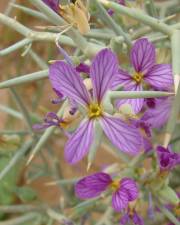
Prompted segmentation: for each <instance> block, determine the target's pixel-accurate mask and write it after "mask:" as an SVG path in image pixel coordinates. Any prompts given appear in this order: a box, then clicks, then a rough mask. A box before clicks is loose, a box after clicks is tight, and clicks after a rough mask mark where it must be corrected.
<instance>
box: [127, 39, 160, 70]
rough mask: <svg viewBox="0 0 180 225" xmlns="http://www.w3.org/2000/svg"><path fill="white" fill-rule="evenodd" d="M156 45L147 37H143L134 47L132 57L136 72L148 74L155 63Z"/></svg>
mask: <svg viewBox="0 0 180 225" xmlns="http://www.w3.org/2000/svg"><path fill="white" fill-rule="evenodd" d="M155 57H156V55H155V47H154V45H153V44H152V43H151V42H149V41H148V39H146V38H141V39H139V40H137V41H136V42H135V44H134V45H133V47H132V50H131V54H130V58H131V63H132V64H133V66H134V69H135V70H136V72H142V73H143V74H146V73H147V72H148V70H149V69H151V67H152V66H154V64H155Z"/></svg>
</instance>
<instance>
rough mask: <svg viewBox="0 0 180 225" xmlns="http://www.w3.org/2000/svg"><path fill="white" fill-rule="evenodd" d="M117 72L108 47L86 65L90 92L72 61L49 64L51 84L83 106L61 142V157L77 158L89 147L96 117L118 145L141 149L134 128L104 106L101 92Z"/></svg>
mask: <svg viewBox="0 0 180 225" xmlns="http://www.w3.org/2000/svg"><path fill="white" fill-rule="evenodd" d="M117 74H118V61H117V58H116V55H115V54H114V53H112V52H111V51H110V50H108V49H103V50H102V51H100V52H99V53H98V54H97V55H96V57H95V59H94V60H93V62H92V65H91V67H90V78H91V81H92V86H93V94H92V96H91V95H90V93H89V92H88V91H87V89H86V87H85V86H84V83H83V79H82V78H81V76H80V74H79V73H78V72H77V71H76V70H75V68H74V67H73V66H72V65H69V64H67V63H65V62H60V61H59V62H56V63H54V64H53V65H51V66H50V70H49V78H50V81H51V84H52V87H53V88H54V89H56V90H58V91H59V92H60V93H62V94H63V95H64V96H67V97H68V98H69V99H71V100H73V101H75V102H76V103H77V104H79V105H80V106H81V108H82V109H83V110H84V116H85V118H84V120H83V121H82V122H81V124H80V125H79V127H78V128H77V129H76V131H75V132H74V133H73V134H72V136H71V137H70V138H69V140H68V141H67V143H66V145H65V158H66V160H67V161H68V162H69V163H71V164H74V163H77V162H78V161H80V160H81V159H82V158H83V157H84V156H85V155H86V154H87V152H88V151H89V149H90V146H91V144H92V142H93V140H94V138H95V130H94V129H95V128H94V127H95V122H96V121H98V122H99V124H100V125H101V127H102V129H103V130H104V133H105V135H106V136H107V137H108V138H109V139H110V141H111V142H112V143H113V144H114V145H115V146H116V147H117V148H118V149H119V150H122V151H124V152H126V153H129V154H131V155H135V154H137V153H138V152H139V151H140V150H141V144H142V139H141V135H140V133H139V131H138V129H137V128H136V127H135V126H134V125H132V124H129V123H126V122H124V121H123V120H121V119H120V118H118V117H115V116H112V115H110V114H108V112H106V110H105V108H104V101H103V100H104V96H105V94H106V92H107V91H108V90H110V88H111V86H112V82H113V81H114V79H115V77H116V76H117Z"/></svg>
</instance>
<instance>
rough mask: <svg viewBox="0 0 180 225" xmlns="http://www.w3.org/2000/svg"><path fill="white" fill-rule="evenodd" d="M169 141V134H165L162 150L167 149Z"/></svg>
mask: <svg viewBox="0 0 180 225" xmlns="http://www.w3.org/2000/svg"><path fill="white" fill-rule="evenodd" d="M170 140H171V134H170V133H165V136H164V143H163V147H164V148H167V147H168V145H169V142H170Z"/></svg>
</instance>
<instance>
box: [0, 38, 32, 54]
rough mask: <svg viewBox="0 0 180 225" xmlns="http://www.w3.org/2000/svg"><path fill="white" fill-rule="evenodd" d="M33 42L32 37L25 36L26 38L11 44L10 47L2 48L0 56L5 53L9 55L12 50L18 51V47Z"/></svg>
mask: <svg viewBox="0 0 180 225" xmlns="http://www.w3.org/2000/svg"><path fill="white" fill-rule="evenodd" d="M31 42H32V41H31V40H30V39H28V38H25V39H23V40H21V41H19V42H17V43H15V44H14V45H11V46H9V47H8V48H5V49H3V50H1V51H0V56H4V55H7V54H9V53H11V52H14V51H16V50H17V49H19V48H22V47H24V46H25V45H28V44H30V43H31Z"/></svg>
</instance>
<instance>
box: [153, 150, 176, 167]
mask: <svg viewBox="0 0 180 225" xmlns="http://www.w3.org/2000/svg"><path fill="white" fill-rule="evenodd" d="M156 152H157V157H158V162H159V167H160V170H161V171H168V170H171V169H173V168H174V167H175V166H176V165H179V164H180V154H179V153H174V152H172V151H171V150H170V149H169V148H164V147H162V146H158V147H157V149H156Z"/></svg>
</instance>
